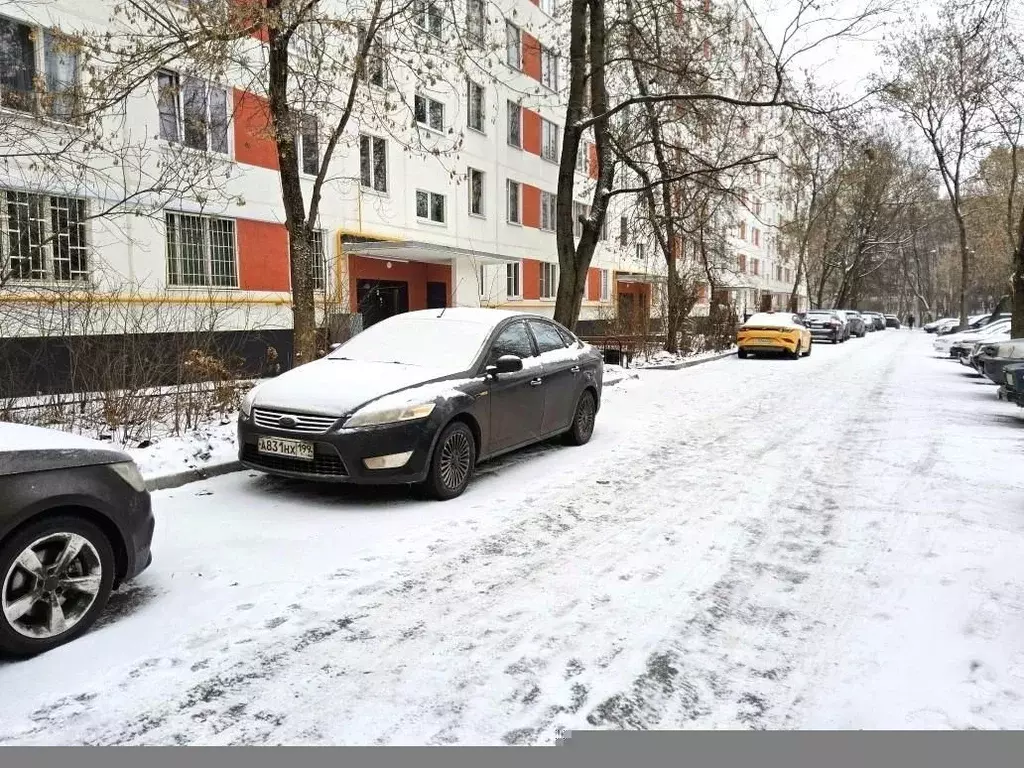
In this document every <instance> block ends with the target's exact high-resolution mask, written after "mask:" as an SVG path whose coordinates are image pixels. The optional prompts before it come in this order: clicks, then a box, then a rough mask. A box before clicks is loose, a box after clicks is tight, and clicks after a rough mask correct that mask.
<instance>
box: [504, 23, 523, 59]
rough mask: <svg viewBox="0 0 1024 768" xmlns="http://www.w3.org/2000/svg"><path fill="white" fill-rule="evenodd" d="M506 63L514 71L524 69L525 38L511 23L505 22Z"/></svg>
mask: <svg viewBox="0 0 1024 768" xmlns="http://www.w3.org/2000/svg"><path fill="white" fill-rule="evenodd" d="M505 61H506V63H507V64H508V65H509V66H510V67H512V69H522V68H523V36H522V33H521V32H520V31H519V27H517V26H516V25H515V24H513V23H512V22H511V21H506V22H505Z"/></svg>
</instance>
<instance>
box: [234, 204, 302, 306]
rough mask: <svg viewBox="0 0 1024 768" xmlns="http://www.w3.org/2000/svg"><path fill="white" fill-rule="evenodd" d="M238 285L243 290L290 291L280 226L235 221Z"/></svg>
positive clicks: (285, 241)
mask: <svg viewBox="0 0 1024 768" xmlns="http://www.w3.org/2000/svg"><path fill="white" fill-rule="evenodd" d="M235 232H236V236H237V238H238V285H239V287H240V288H242V289H244V290H246V291H288V290H291V274H290V271H289V264H288V230H287V229H285V226H284V224H275V223H273V222H268V221H254V220H252V219H236V220H235Z"/></svg>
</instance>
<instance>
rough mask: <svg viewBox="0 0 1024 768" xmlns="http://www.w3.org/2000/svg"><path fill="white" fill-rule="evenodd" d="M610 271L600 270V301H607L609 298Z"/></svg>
mask: <svg viewBox="0 0 1024 768" xmlns="http://www.w3.org/2000/svg"><path fill="white" fill-rule="evenodd" d="M611 282H612V281H611V271H610V270H607V269H602V270H601V301H608V299H610V298H611V293H612V292H611Z"/></svg>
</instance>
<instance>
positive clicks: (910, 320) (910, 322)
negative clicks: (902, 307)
mask: <svg viewBox="0 0 1024 768" xmlns="http://www.w3.org/2000/svg"><path fill="white" fill-rule="evenodd" d="M907 327H908V328H910V330H914V316H913V315H907Z"/></svg>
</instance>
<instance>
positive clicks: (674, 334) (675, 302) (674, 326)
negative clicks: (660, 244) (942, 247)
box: [665, 239, 682, 354]
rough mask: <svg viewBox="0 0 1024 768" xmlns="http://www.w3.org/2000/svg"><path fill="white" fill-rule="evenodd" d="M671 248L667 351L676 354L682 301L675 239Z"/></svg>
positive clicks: (668, 265)
mask: <svg viewBox="0 0 1024 768" xmlns="http://www.w3.org/2000/svg"><path fill="white" fill-rule="evenodd" d="M669 249H670V250H671V251H672V254H671V255H670V256H669V258H668V259H667V260H666V262H667V263H666V266H667V268H668V282H667V285H666V287H667V289H668V308H667V309H668V317H666V318H665V351H666V352H669V353H671V354H675V353H676V352H678V351H679V326H680V324H681V320H682V317H681V316H682V312H681V311H680V310H681V307H680V303H681V301H682V296H680V290H679V289H680V287H681V286H680V285H679V267H678V264H677V263H676V262H677V257H678V254H677V253H676V252H675V242H674V239H672V240H670V241H669Z"/></svg>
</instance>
